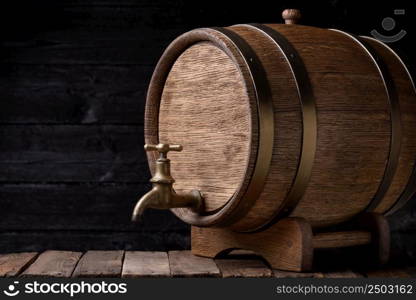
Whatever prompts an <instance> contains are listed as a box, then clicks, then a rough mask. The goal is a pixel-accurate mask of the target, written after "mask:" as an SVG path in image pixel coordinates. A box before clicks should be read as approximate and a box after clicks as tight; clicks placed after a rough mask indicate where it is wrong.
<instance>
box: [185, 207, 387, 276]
mask: <svg viewBox="0 0 416 300" xmlns="http://www.w3.org/2000/svg"><path fill="white" fill-rule="evenodd" d="M359 245H366V247H367V249H366V250H367V252H366V254H365V255H366V257H368V259H374V258H375V260H376V263H378V264H383V263H386V262H387V260H388V257H389V250H390V233H389V226H388V223H387V221H386V219H385V218H384V217H383V216H382V215H380V214H375V213H367V214H365V215H363V216H361V217H360V218H357V219H356V220H354V222H352V223H350V225H349V226H346V230H345V231H334V232H319V233H313V231H312V227H311V226H310V224H309V223H308V222H307V221H305V220H304V219H301V218H285V219H282V220H281V221H279V222H278V223H276V224H274V225H273V226H271V227H270V228H268V229H266V230H264V231H261V232H256V233H239V232H235V231H232V230H230V229H227V228H210V227H207V228H202V227H195V226H193V227H192V253H193V254H195V255H199V256H205V257H211V258H214V257H216V256H217V255H219V254H222V253H228V252H230V251H231V250H235V249H245V250H251V251H254V252H255V253H257V254H259V255H261V256H262V257H263V258H264V259H266V260H267V261H268V262H269V264H270V265H271V267H272V268H274V269H281V270H287V271H298V272H304V271H310V270H311V269H312V263H313V252H314V249H322V248H339V247H350V246H359Z"/></svg>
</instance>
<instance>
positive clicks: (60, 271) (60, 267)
mask: <svg viewBox="0 0 416 300" xmlns="http://www.w3.org/2000/svg"><path fill="white" fill-rule="evenodd" d="M81 255H82V253H81V252H72V251H54V250H48V251H45V252H43V253H42V254H41V255H39V257H38V258H37V259H36V261H35V262H34V263H33V264H32V265H30V266H29V268H27V269H26V271H24V272H23V273H22V275H21V276H23V277H71V274H72V272H73V270H74V268H75V266H76V264H77V262H78V260H79V258H80V257H81Z"/></svg>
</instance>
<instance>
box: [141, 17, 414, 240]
mask: <svg viewBox="0 0 416 300" xmlns="http://www.w3.org/2000/svg"><path fill="white" fill-rule="evenodd" d="M414 128H416V94H415V89H414V85H413V82H412V79H411V76H410V75H409V72H408V70H407V69H406V67H405V65H404V63H403V62H402V60H401V59H400V58H399V57H398V56H397V55H396V54H395V53H394V52H393V51H392V50H391V49H390V48H389V47H388V46H386V45H385V44H383V43H381V42H379V41H377V40H374V39H372V38H368V37H357V36H354V35H352V34H349V33H346V32H342V31H338V30H330V29H321V28H315V27H309V26H302V25H296V24H290V25H288V24H269V25H261V24H246V25H235V26H231V27H226V28H203V29H195V30H192V31H190V32H187V33H185V34H183V35H181V36H179V37H178V38H177V39H176V40H175V41H173V42H172V43H171V44H170V45H169V47H168V48H167V49H166V51H165V52H164V54H163V56H162V57H161V59H160V61H159V63H158V65H157V67H156V69H155V71H154V74H153V77H152V79H151V83H150V86H149V90H148V96H147V102H146V113H145V141H146V143H148V144H157V143H159V142H161V143H172V144H181V145H183V149H184V150H183V152H179V153H172V154H171V155H170V159H171V164H172V175H173V177H174V178H175V180H176V183H175V186H174V187H175V189H176V190H178V191H189V190H192V189H198V190H200V191H201V192H202V194H203V196H204V203H205V207H204V211H203V212H200V213H196V212H193V211H192V210H191V209H186V208H176V209H173V212H174V213H175V214H176V215H177V216H178V217H180V218H181V219H182V220H184V221H185V222H188V223H190V224H193V225H197V226H231V228H232V229H234V230H237V231H246V232H250V231H256V230H262V229H264V228H266V227H268V226H269V225H271V224H273V223H275V222H276V221H278V220H279V219H281V218H283V217H286V216H295V217H302V218H305V219H306V220H307V221H309V222H310V223H311V224H312V226H313V227H324V226H329V225H334V224H339V223H342V222H345V221H348V220H350V219H351V218H353V217H354V216H357V215H358V214H360V213H362V212H365V211H374V212H379V213H383V214H388V213H392V212H394V211H396V210H397V209H398V208H400V207H401V206H402V205H403V204H404V203H405V202H406V201H407V200H408V199H409V198H410V197H411V196H412V195H413V193H414V191H415V173H414V165H415V158H416V130H414ZM155 155H156V154H155V153H154V152H149V153H148V160H149V165H150V167H151V169H152V168H153V166H154V160H155V158H156V156H155Z"/></svg>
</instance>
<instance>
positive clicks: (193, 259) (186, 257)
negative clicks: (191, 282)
mask: <svg viewBox="0 0 416 300" xmlns="http://www.w3.org/2000/svg"><path fill="white" fill-rule="evenodd" d="M168 255H169V265H170V272H171V274H172V276H174V277H219V276H220V275H221V273H220V270H219V269H218V267H217V265H216V264H215V262H214V260H213V259H211V258H206V257H200V256H195V255H192V254H191V252H190V251H169V253H168Z"/></svg>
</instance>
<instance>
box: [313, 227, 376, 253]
mask: <svg viewBox="0 0 416 300" xmlns="http://www.w3.org/2000/svg"><path fill="white" fill-rule="evenodd" d="M371 241H372V240H371V232H370V231H358V230H356V231H338V232H325V233H318V234H315V235H314V236H313V239H312V244H313V247H314V248H315V249H319V248H337V247H349V246H357V245H367V244H370V243H371Z"/></svg>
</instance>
